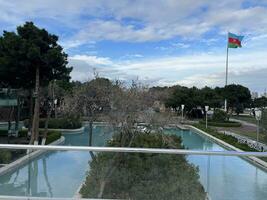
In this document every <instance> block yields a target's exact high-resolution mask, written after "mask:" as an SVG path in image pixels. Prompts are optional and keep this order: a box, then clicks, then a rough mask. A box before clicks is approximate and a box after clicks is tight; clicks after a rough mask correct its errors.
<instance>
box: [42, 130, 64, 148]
mask: <svg viewBox="0 0 267 200" xmlns="http://www.w3.org/2000/svg"><path fill="white" fill-rule="evenodd" d="M60 137H61V132H59V131H50V132H48V134H47V138H46V142H45V144H46V145H47V144H50V143H52V142H54V141H56V140H58V139H59V138H60Z"/></svg>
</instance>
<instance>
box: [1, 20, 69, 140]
mask: <svg viewBox="0 0 267 200" xmlns="http://www.w3.org/2000/svg"><path fill="white" fill-rule="evenodd" d="M57 42H58V37H57V36H56V35H53V34H50V33H48V32H47V31H46V30H45V29H40V28H38V27H37V26H35V25H34V24H33V23H32V22H26V23H25V24H24V25H23V26H19V27H17V32H16V33H15V32H7V31H4V34H3V36H2V37H0V79H1V80H2V85H3V84H5V85H8V86H10V87H15V88H25V89H28V88H31V89H32V88H34V95H33V96H34V98H35V103H34V116H33V122H32V134H31V141H30V143H38V138H39V110H40V108H39V101H40V99H39V98H40V97H39V90H40V86H46V85H47V84H48V83H49V81H51V80H62V79H65V80H69V79H70V76H69V74H70V72H71V70H72V68H71V67H67V64H68V61H67V54H65V53H64V52H63V48H62V47H61V46H60V45H59V44H58V43H57Z"/></svg>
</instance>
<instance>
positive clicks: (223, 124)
mask: <svg viewBox="0 0 267 200" xmlns="http://www.w3.org/2000/svg"><path fill="white" fill-rule="evenodd" d="M200 124H206V121H204V120H201V121H200ZM208 125H209V126H217V127H240V126H241V123H239V122H233V121H224V122H216V121H210V120H209V121H208Z"/></svg>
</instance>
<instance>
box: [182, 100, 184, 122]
mask: <svg viewBox="0 0 267 200" xmlns="http://www.w3.org/2000/svg"><path fill="white" fill-rule="evenodd" d="M181 109H182V123H183V122H184V104H182V105H181Z"/></svg>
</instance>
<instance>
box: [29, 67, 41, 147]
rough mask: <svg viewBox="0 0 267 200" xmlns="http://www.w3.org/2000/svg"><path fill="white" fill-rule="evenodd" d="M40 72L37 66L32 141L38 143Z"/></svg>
mask: <svg viewBox="0 0 267 200" xmlns="http://www.w3.org/2000/svg"><path fill="white" fill-rule="evenodd" d="M39 76H40V72H39V67H38V66H37V67H36V77H35V78H36V80H35V103H34V114H33V121H32V135H33V137H32V138H33V141H32V138H31V141H30V143H31V144H32V143H34V144H36V145H38V141H39V113H40V105H39V90H40V83H39V79H40V77H39Z"/></svg>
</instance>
